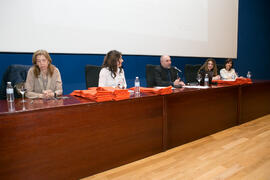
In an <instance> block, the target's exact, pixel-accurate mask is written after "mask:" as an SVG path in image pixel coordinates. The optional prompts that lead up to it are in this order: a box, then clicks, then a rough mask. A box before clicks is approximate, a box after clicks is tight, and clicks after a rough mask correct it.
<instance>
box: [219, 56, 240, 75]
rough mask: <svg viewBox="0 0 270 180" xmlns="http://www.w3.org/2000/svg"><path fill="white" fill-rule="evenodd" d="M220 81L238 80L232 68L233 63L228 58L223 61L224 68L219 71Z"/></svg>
mask: <svg viewBox="0 0 270 180" xmlns="http://www.w3.org/2000/svg"><path fill="white" fill-rule="evenodd" d="M220 76H221V79H224V80H232V79H236V78H238V76H237V74H236V72H235V70H234V68H233V61H232V59H231V58H228V59H227V60H226V61H225V68H223V69H221V70H220Z"/></svg>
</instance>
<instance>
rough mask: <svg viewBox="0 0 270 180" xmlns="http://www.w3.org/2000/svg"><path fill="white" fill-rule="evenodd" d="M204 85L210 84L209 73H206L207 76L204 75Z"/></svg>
mask: <svg viewBox="0 0 270 180" xmlns="http://www.w3.org/2000/svg"><path fill="white" fill-rule="evenodd" d="M204 86H209V77H208V74H205V77H204Z"/></svg>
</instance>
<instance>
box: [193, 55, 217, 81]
mask: <svg viewBox="0 0 270 180" xmlns="http://www.w3.org/2000/svg"><path fill="white" fill-rule="evenodd" d="M198 74H200V75H201V77H202V80H201V85H203V84H204V77H205V75H206V74H208V77H209V84H211V83H212V80H219V79H220V76H219V75H218V74H217V65H216V61H215V60H214V59H212V58H208V59H207V60H206V61H205V63H204V64H203V65H202V66H201V67H200V69H199V71H198Z"/></svg>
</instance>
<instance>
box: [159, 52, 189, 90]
mask: <svg viewBox="0 0 270 180" xmlns="http://www.w3.org/2000/svg"><path fill="white" fill-rule="evenodd" d="M171 64H172V61H171V58H170V56H168V55H163V56H161V57H160V66H157V67H156V68H155V75H154V76H155V83H156V86H173V87H182V86H184V85H185V83H184V82H183V81H181V80H180V78H179V76H178V71H177V70H176V69H175V68H172V67H171Z"/></svg>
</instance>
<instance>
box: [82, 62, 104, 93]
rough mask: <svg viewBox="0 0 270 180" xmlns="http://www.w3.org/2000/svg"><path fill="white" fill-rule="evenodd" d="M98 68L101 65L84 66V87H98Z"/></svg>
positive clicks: (99, 68)
mask: <svg viewBox="0 0 270 180" xmlns="http://www.w3.org/2000/svg"><path fill="white" fill-rule="evenodd" d="M100 70H101V66H94V65H86V66H85V83H86V89H88V88H89V87H98V80H99V72H100Z"/></svg>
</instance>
